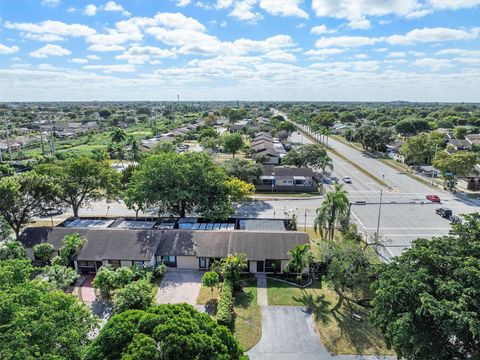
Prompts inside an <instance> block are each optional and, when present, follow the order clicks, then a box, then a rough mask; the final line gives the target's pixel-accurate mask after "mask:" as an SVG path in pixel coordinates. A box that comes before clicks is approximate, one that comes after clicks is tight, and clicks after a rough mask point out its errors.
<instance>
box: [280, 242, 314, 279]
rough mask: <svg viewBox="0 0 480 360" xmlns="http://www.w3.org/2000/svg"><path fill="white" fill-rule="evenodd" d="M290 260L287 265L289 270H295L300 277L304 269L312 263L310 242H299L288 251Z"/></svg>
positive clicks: (286, 268)
mask: <svg viewBox="0 0 480 360" xmlns="http://www.w3.org/2000/svg"><path fill="white" fill-rule="evenodd" d="M288 255H290V260H289V262H288V264H287V266H286V267H285V270H287V271H288V272H294V273H296V274H298V276H297V278H298V277H300V279H301V274H302V272H303V270H304V269H305V268H306V267H308V266H309V265H310V253H309V247H308V244H299V245H297V246H295V247H294V248H293V249H291V250H290V251H289V252H288Z"/></svg>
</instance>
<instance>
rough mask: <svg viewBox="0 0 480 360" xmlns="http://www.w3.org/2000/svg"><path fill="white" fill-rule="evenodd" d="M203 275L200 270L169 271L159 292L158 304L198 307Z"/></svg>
mask: <svg viewBox="0 0 480 360" xmlns="http://www.w3.org/2000/svg"><path fill="white" fill-rule="evenodd" d="M202 275H203V273H202V272H200V271H198V270H180V269H168V270H167V272H166V273H165V277H164V278H163V279H162V282H161V283H160V287H159V289H158V291H157V296H156V301H157V304H181V303H187V304H190V305H196V303H197V297H198V293H199V292H200V288H201V287H202Z"/></svg>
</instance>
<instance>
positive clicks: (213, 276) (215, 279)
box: [202, 271, 220, 299]
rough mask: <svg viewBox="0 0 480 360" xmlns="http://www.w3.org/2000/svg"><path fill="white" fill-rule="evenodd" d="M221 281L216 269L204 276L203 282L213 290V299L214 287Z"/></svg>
mask: <svg viewBox="0 0 480 360" xmlns="http://www.w3.org/2000/svg"><path fill="white" fill-rule="evenodd" d="M219 282H220V277H219V276H218V274H217V273H216V272H215V271H207V272H206V273H205V274H203V276H202V284H203V286H206V287H209V288H210V290H211V291H212V299H213V288H214V287H217V286H218V284H219Z"/></svg>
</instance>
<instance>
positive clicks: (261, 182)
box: [255, 165, 317, 192]
mask: <svg viewBox="0 0 480 360" xmlns="http://www.w3.org/2000/svg"><path fill="white" fill-rule="evenodd" d="M263 168H264V169H263V175H262V176H260V177H259V178H258V180H257V183H256V185H255V188H256V189H257V190H259V191H284V192H288V191H291V192H295V191H301V192H314V191H317V184H316V183H315V181H314V180H313V170H312V169H311V168H309V167H295V166H272V165H264V167H263Z"/></svg>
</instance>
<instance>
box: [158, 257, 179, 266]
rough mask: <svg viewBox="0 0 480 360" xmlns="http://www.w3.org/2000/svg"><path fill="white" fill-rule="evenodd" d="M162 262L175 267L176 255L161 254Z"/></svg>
mask: <svg viewBox="0 0 480 360" xmlns="http://www.w3.org/2000/svg"><path fill="white" fill-rule="evenodd" d="M162 263H163V264H165V265H167V266H170V267H176V266H177V257H176V256H172V255H162Z"/></svg>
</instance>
